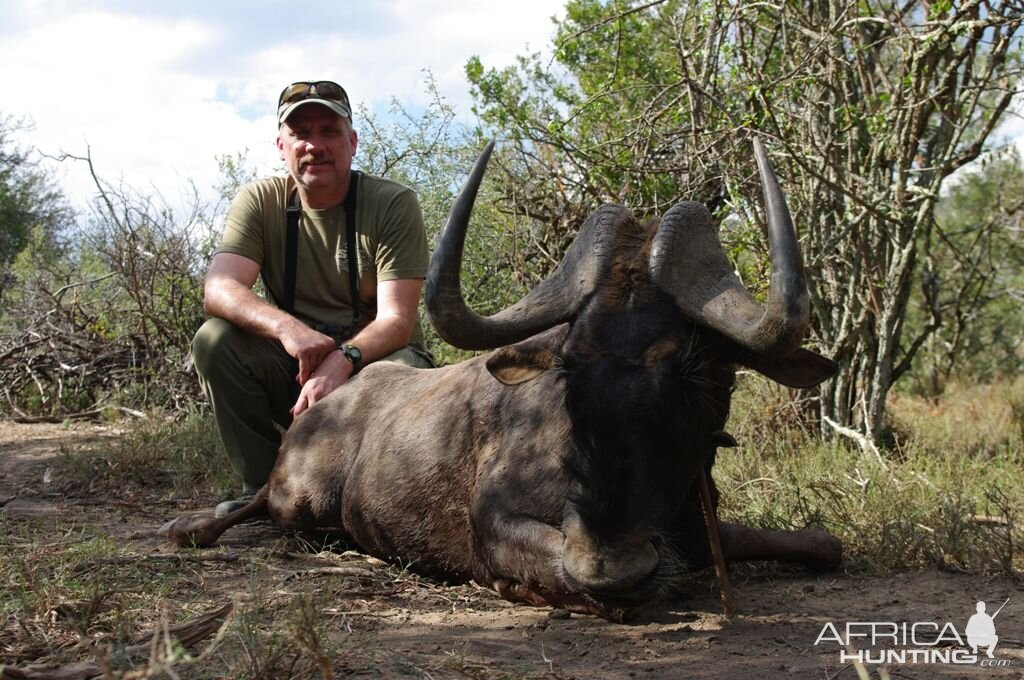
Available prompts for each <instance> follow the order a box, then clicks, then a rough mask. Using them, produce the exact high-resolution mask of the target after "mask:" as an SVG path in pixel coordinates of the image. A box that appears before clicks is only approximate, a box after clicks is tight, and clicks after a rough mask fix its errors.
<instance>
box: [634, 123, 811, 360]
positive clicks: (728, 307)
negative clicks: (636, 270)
mask: <svg viewBox="0 0 1024 680" xmlns="http://www.w3.org/2000/svg"><path fill="white" fill-rule="evenodd" d="M754 158H755V159H756V160H757V169H758V173H759V174H760V176H761V187H762V190H763V192H764V201H765V213H766V215H767V219H768V248H769V250H770V251H771V259H772V275H771V284H770V287H769V289H768V302H767V304H766V305H765V306H762V305H761V304H760V303H759V302H758V301H757V300H755V299H754V297H753V296H752V295H751V294H750V293H749V292H748V291H747V289H746V288H744V287H743V283H742V282H741V281H740V280H739V278H738V277H737V276H736V274H735V273H734V272H733V269H732V267H731V266H730V265H729V261H728V260H727V259H726V257H725V253H724V252H723V251H722V244H721V242H720V241H719V240H718V233H717V230H716V229H715V228H714V226H713V225H712V223H711V214H710V213H709V212H708V210H707V208H706V207H704V205H702V204H700V203H691V202H686V203H680V204H678V205H676V206H674V207H672V209H670V210H669V211H668V212H667V213H665V216H664V217H663V218H662V222H661V226H660V227H659V229H658V233H657V235H656V236H655V239H654V243H653V244H652V249H651V257H650V265H649V266H650V271H651V276H652V277H653V279H654V280H655V281H656V282H657V283H658V285H660V286H661V287H662V288H663V289H664V290H665V291H666V292H668V293H670V294H671V295H672V296H673V297H675V299H676V303H677V304H678V305H679V307H680V308H681V309H682V310H683V312H684V313H685V314H686V315H687V316H689V317H690V318H691V319H693V320H694V321H697V322H699V323H701V324H703V325H705V326H707V327H709V328H714V329H715V330H717V331H719V332H721V333H722V334H723V335H725V336H726V337H728V338H730V339H731V340H733V341H735V342H737V343H739V344H740V345H742V346H743V347H746V348H747V349H750V350H753V351H754V352H757V353H759V354H762V355H765V356H773V357H779V356H786V355H788V354H790V353H792V352H793V351H794V350H796V349H797V347H798V346H799V345H800V341H801V340H802V339H803V336H804V333H805V332H806V330H807V325H808V323H809V319H810V306H809V303H808V299H807V285H806V282H805V281H804V265H803V261H802V260H801V258H800V249H799V247H798V245H797V240H796V232H795V231H794V229H793V220H792V218H791V217H790V215H789V209H788V208H787V207H786V199H785V197H784V196H783V194H782V189H781V188H780V187H779V181H778V179H777V178H776V177H775V172H774V171H773V170H772V166H771V164H770V163H769V162H768V155H767V154H766V153H765V150H764V146H763V145H762V144H761V140H760V139H758V138H757V137H755V138H754Z"/></svg>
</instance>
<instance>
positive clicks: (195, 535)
mask: <svg viewBox="0 0 1024 680" xmlns="http://www.w3.org/2000/svg"><path fill="white" fill-rule="evenodd" d="M215 522H216V518H215V517H214V516H213V515H211V514H209V513H196V514H192V515H186V516H185V517H179V518H177V519H172V520H171V521H170V522H167V523H166V524H164V525H163V526H162V527H160V531H159V532H158V533H159V534H160V535H161V536H164V537H165V538H167V540H168V541H170V542H171V543H173V544H174V545H176V546H178V547H181V548H205V547H206V546H209V545H213V543H214V542H215V541H216V540H217V539H218V538H220V534H221V530H219V528H218V527H214V526H212V525H213V524H214V523H215Z"/></svg>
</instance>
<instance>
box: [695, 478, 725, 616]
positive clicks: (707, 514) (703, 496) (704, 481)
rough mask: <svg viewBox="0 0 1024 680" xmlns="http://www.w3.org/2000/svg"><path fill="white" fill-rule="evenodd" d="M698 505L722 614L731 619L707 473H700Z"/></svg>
mask: <svg viewBox="0 0 1024 680" xmlns="http://www.w3.org/2000/svg"><path fill="white" fill-rule="evenodd" d="M699 482H700V504H701V506H702V507H703V509H704V525H705V526H706V527H707V529H708V542H710V543H711V558H712V559H713V560H714V562H715V574H717V576H718V592H719V594H720V595H721V597H722V612H723V613H724V614H725V618H727V619H731V618H732V612H733V609H732V587H731V586H730V585H729V575H728V574H727V573H726V572H725V555H724V554H723V553H722V539H721V537H720V536H719V534H718V514H717V513H716V512H715V506H714V504H713V503H712V502H711V487H710V486H708V473H707V472H706V471H701V473H700V480H699Z"/></svg>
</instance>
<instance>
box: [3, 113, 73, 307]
mask: <svg viewBox="0 0 1024 680" xmlns="http://www.w3.org/2000/svg"><path fill="white" fill-rule="evenodd" d="M27 127H28V126H27V124H26V123H24V122H21V121H17V120H14V119H12V118H10V117H9V116H4V115H2V114H0V310H2V303H3V301H4V300H5V297H6V295H7V293H8V291H9V289H10V287H11V286H12V285H13V283H14V281H13V278H14V277H13V275H12V273H11V272H10V271H9V267H10V265H11V263H12V262H13V261H14V259H15V257H16V256H17V255H18V253H20V252H21V251H22V249H23V248H25V246H26V245H27V244H28V243H29V241H31V240H33V239H35V240H36V241H37V244H36V247H37V248H39V249H41V248H43V247H44V243H43V242H45V247H47V248H51V249H52V248H57V247H58V244H59V242H60V238H61V236H62V231H63V230H64V229H65V228H66V227H67V226H68V225H69V224H70V222H71V219H72V211H71V209H70V207H69V206H68V204H67V202H66V200H65V198H64V196H63V194H62V193H61V191H60V189H59V188H57V187H56V184H55V181H54V178H53V177H52V176H51V175H50V174H49V173H47V172H45V171H44V170H42V169H41V168H40V167H39V165H38V162H37V161H36V160H35V158H34V156H35V153H34V152H33V151H32V150H30V149H24V148H21V147H19V146H17V145H16V144H15V141H14V137H15V135H16V134H17V133H19V132H23V131H24V130H25V129H26V128H27ZM2 314H3V312H2V311H0V315H2Z"/></svg>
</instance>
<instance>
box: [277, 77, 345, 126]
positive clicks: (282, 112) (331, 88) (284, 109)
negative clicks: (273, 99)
mask: <svg viewBox="0 0 1024 680" xmlns="http://www.w3.org/2000/svg"><path fill="white" fill-rule="evenodd" d="M309 100H312V101H317V102H322V103H324V104H325V105H327V106H328V107H330V108H331V109H333V110H334V112H335V113H337V114H338V115H339V116H344V117H346V118H349V119H351V118H352V106H351V105H350V104H349V103H348V94H347V93H346V92H345V88H343V87H342V86H341V85H338V84H337V83H335V82H332V81H330V80H315V81H305V80H302V81H299V82H296V83H292V84H291V85H289V86H288V87H286V88H284V89H283V90H281V96H280V97H278V98H277V114H278V119H279V121H280V122H284V120H285V118H287V117H288V116H289V115H290V114H291V112H292V111H294V110H295V109H296V108H298V107H297V105H298V104H300V103H302V102H304V101H309Z"/></svg>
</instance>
